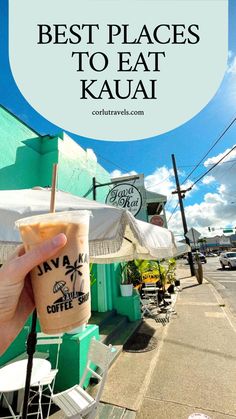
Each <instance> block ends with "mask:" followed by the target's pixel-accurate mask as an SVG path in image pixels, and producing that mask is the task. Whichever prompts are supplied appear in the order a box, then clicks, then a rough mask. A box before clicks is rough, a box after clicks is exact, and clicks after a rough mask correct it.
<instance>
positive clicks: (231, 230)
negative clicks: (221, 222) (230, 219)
mask: <svg viewBox="0 0 236 419" xmlns="http://www.w3.org/2000/svg"><path fill="white" fill-rule="evenodd" d="M233 232H234V230H233V229H232V228H224V230H223V233H233Z"/></svg>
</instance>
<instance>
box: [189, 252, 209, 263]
mask: <svg viewBox="0 0 236 419" xmlns="http://www.w3.org/2000/svg"><path fill="white" fill-rule="evenodd" d="M192 254H193V258H194V259H195V260H197V259H198V260H200V261H201V262H202V263H207V259H206V256H205V255H204V254H203V253H201V252H192Z"/></svg>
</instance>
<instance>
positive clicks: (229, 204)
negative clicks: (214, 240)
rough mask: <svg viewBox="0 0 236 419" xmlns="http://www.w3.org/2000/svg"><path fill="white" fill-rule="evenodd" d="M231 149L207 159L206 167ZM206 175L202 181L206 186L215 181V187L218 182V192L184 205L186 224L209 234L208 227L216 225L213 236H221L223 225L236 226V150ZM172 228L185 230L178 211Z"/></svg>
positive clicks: (172, 219) (172, 221) (204, 234)
mask: <svg viewBox="0 0 236 419" xmlns="http://www.w3.org/2000/svg"><path fill="white" fill-rule="evenodd" d="M233 147H234V146H233ZM233 147H232V148H233ZM232 148H231V149H232ZM231 149H227V150H225V151H224V152H223V153H220V154H218V155H216V156H214V157H211V158H209V159H207V160H206V161H205V163H204V165H205V167H206V168H210V167H211V166H212V165H213V164H215V163H216V162H218V161H219V160H220V159H221V158H222V157H223V156H224V155H226V154H227V153H228V152H229V151H230V150H231ZM207 177H208V178H210V179H207ZM207 177H206V181H205V182H202V183H204V187H205V188H206V187H207V186H208V185H209V187H212V184H213V182H214V184H215V186H216V185H218V187H217V189H216V192H215V191H214V192H207V193H206V194H205V195H204V199H203V201H202V202H200V203H197V204H194V205H187V206H185V213H186V219H187V224H188V228H190V227H194V228H196V229H197V230H198V231H200V232H201V233H202V235H203V236H209V235H210V233H209V232H208V227H215V232H214V233H213V235H214V234H220V235H221V234H223V231H222V229H223V228H224V227H226V226H228V225H231V226H236V183H235V179H236V150H233V151H232V152H231V153H230V154H229V155H228V156H227V157H225V159H224V160H223V161H222V162H221V163H219V164H218V165H217V166H216V167H215V168H214V169H212V171H211V172H210V175H209V176H207ZM203 179H204V178H203ZM200 187H201V186H200ZM214 189H215V188H214ZM169 228H170V229H172V230H173V231H176V232H180V233H182V232H183V227H182V221H181V217H180V212H179V211H177V212H176V213H175V215H174V216H173V217H172V218H171V220H170V223H169ZM211 235H212V234H211Z"/></svg>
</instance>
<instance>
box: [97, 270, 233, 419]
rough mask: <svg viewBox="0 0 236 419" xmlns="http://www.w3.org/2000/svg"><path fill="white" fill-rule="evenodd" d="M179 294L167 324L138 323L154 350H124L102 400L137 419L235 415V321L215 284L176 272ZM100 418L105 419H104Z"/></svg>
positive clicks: (222, 418) (228, 417)
mask: <svg viewBox="0 0 236 419" xmlns="http://www.w3.org/2000/svg"><path fill="white" fill-rule="evenodd" d="M178 277H179V278H182V279H181V288H182V291H181V292H180V293H179V295H178V298H177V303H176V306H175V309H176V311H177V316H172V318H171V321H170V323H169V324H168V325H167V326H165V327H163V326H162V325H160V324H157V323H155V321H154V320H153V319H148V321H147V322H145V323H146V324H144V325H143V326H142V327H143V328H144V329H146V330H145V331H147V330H148V333H151V334H153V335H154V336H155V337H157V339H158V346H157V348H156V349H154V350H152V351H150V352H145V353H126V352H123V353H122V354H121V356H120V357H119V358H118V360H117V361H116V363H115V364H114V365H113V366H112V368H111V370H110V371H109V376H108V381H107V383H106V386H105V390H104V393H103V396H102V402H104V403H108V404H112V405H116V406H119V407H122V408H126V409H129V410H131V411H134V412H136V419H187V418H188V416H189V415H190V414H191V413H193V412H201V413H205V414H206V415H209V416H210V418H211V419H231V418H236V319H235V318H233V317H232V315H231V314H230V313H229V312H228V310H227V308H226V307H224V306H223V305H224V304H223V301H222V299H221V298H220V297H219V294H218V293H217V291H216V290H215V289H214V287H213V286H212V285H211V284H210V283H208V282H207V281H204V282H203V284H202V285H198V284H197V281H196V279H195V277H193V278H191V277H189V268H188V267H187V266H184V265H183V266H182V267H181V268H180V269H179V270H178ZM103 419H104V418H103Z"/></svg>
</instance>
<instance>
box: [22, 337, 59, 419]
mask: <svg viewBox="0 0 236 419" xmlns="http://www.w3.org/2000/svg"><path fill="white" fill-rule="evenodd" d="M62 336H63V334H62V333H60V334H57V335H46V334H45V333H41V332H39V333H37V346H38V345H40V346H41V345H46V346H48V345H57V354H56V362H55V368H54V369H51V371H50V372H49V374H48V375H47V376H45V377H43V378H42V379H41V380H40V381H39V382H37V383H34V384H32V386H31V387H37V390H34V389H32V388H31V397H30V401H29V404H31V405H32V404H33V403H32V401H33V400H34V399H35V397H36V396H37V395H38V401H37V404H38V414H37V418H38V417H39V415H40V417H41V419H43V412H42V396H44V397H46V398H48V399H49V401H48V411H47V416H46V417H47V418H48V417H49V414H50V408H51V403H52V395H53V390H54V384H55V378H56V375H57V373H58V362H59V354H60V346H61V344H62ZM46 392H49V394H47V393H46Z"/></svg>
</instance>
